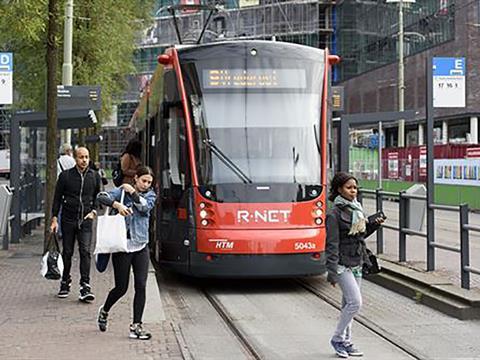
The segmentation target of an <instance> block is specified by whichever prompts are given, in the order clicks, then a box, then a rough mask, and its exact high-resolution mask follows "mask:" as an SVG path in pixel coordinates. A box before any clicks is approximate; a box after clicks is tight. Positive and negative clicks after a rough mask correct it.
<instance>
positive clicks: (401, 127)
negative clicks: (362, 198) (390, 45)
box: [398, 0, 405, 147]
mask: <svg viewBox="0 0 480 360" xmlns="http://www.w3.org/2000/svg"><path fill="white" fill-rule="evenodd" d="M404 83H405V81H404V64H403V0H400V2H399V3H398V111H404V110H405V105H404V99H405V93H404V92H405V84H404ZM404 146H405V120H404V119H400V120H399V121H398V147H404Z"/></svg>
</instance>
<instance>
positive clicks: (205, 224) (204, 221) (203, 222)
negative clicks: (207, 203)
mask: <svg viewBox="0 0 480 360" xmlns="http://www.w3.org/2000/svg"><path fill="white" fill-rule="evenodd" d="M200 223H201V224H202V225H203V226H207V225H208V220H207V219H203V220H202V221H201V222H200Z"/></svg>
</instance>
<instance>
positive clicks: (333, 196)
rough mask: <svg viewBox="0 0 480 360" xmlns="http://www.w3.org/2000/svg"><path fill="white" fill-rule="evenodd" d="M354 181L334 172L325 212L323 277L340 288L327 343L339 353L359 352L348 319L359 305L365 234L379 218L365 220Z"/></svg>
mask: <svg viewBox="0 0 480 360" xmlns="http://www.w3.org/2000/svg"><path fill="white" fill-rule="evenodd" d="M357 191H358V182H357V179H356V178H355V177H353V176H352V175H350V174H347V173H344V172H339V173H337V174H335V176H334V177H333V179H332V181H331V185H330V194H329V197H328V199H329V200H330V201H331V202H333V204H334V206H333V208H332V209H331V210H330V211H329V212H328V213H327V220H326V229H327V243H326V253H327V270H328V276H327V280H328V282H330V283H331V284H332V285H333V286H335V285H336V284H337V283H338V284H339V285H340V288H341V290H342V311H341V314H340V319H339V320H338V324H337V328H336V330H335V333H334V334H333V337H332V339H331V340H330V343H331V344H332V346H333V348H334V350H335V352H336V354H337V355H338V356H339V357H342V358H347V357H348V356H362V355H363V353H362V352H361V351H360V350H358V349H357V348H355V346H354V345H353V343H352V331H351V330H352V321H353V317H354V316H355V315H356V314H357V313H358V311H359V310H360V307H361V306H362V294H361V292H360V284H361V280H362V265H363V264H364V263H365V262H368V261H369V260H368V257H367V255H366V245H365V238H367V237H368V236H370V235H371V234H372V233H373V232H375V231H376V230H377V229H378V228H379V227H380V224H381V223H382V222H383V221H384V219H383V218H378V219H376V221H375V222H374V223H368V222H367V221H366V216H365V214H364V212H363V208H362V205H361V204H360V203H359V202H358V201H357Z"/></svg>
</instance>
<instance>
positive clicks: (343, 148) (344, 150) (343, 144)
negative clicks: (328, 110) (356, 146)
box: [340, 119, 350, 172]
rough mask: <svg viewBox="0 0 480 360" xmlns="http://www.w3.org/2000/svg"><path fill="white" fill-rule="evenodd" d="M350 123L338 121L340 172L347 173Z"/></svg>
mask: <svg viewBox="0 0 480 360" xmlns="http://www.w3.org/2000/svg"><path fill="white" fill-rule="evenodd" d="M349 129H350V123H349V122H348V121H343V119H342V121H340V171H344V172H348V171H349V159H348V156H349V154H348V152H349V148H350V139H349Z"/></svg>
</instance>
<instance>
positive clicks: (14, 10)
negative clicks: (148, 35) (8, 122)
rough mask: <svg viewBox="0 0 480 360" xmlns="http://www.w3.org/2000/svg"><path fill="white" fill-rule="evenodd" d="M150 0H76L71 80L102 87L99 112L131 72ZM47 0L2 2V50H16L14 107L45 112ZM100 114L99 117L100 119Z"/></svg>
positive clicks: (106, 110)
mask: <svg viewBox="0 0 480 360" xmlns="http://www.w3.org/2000/svg"><path fill="white" fill-rule="evenodd" d="M153 3H154V0H129V1H117V0H74V11H73V14H74V21H73V84H74V85H100V86H101V87H102V102H103V109H102V115H103V116H106V115H108V113H109V111H110V109H111V106H112V104H113V102H114V99H115V98H118V96H119V95H121V93H122V90H124V89H125V86H126V82H125V78H126V75H127V74H129V73H133V72H134V67H133V51H134V48H135V39H136V37H137V36H138V35H139V34H140V31H141V30H142V29H144V28H146V27H148V25H149V21H150V18H151V11H152V8H153ZM59 4H60V7H59V8H60V9H61V11H60V13H61V14H62V16H61V17H60V19H58V23H59V25H60V26H59V34H58V35H57V38H58V39H59V40H58V41H59V44H58V45H59V49H60V51H59V61H58V75H57V76H58V79H61V68H62V63H63V23H64V8H65V0H61V1H60V2H59ZM47 5H48V1H47V0H22V1H20V0H11V1H7V2H2V3H1V5H0V49H1V51H12V52H13V53H14V88H15V91H16V93H17V94H18V95H20V99H19V101H18V102H16V104H15V107H16V108H28V109H35V110H43V109H44V106H45V105H44V104H45V88H46V85H45V84H46V65H45V56H46V45H45V44H46V27H47V11H48V7H47ZM103 116H99V118H102V117H103Z"/></svg>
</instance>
